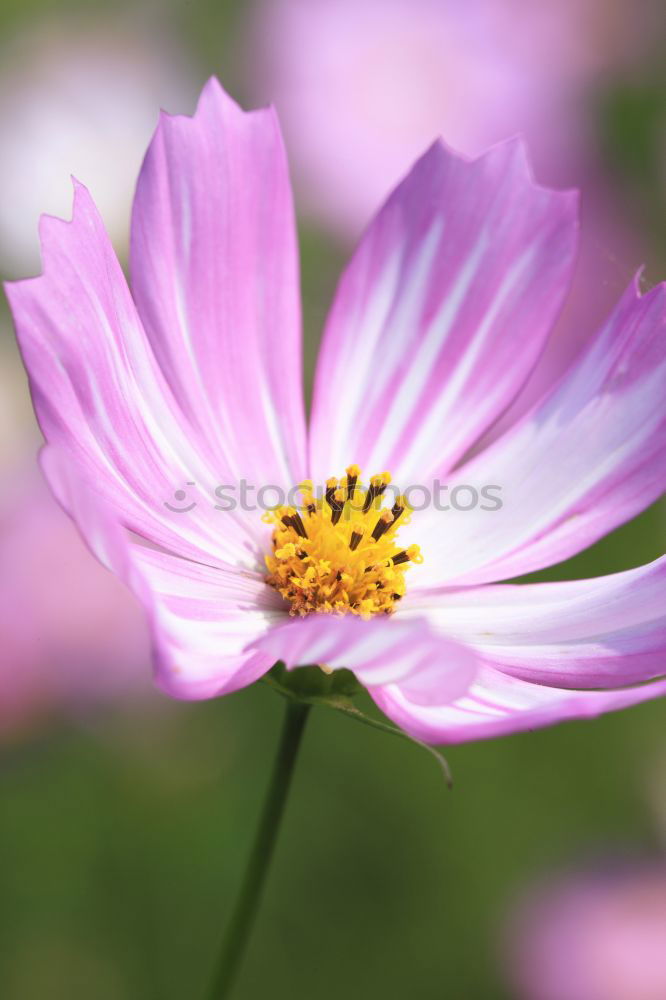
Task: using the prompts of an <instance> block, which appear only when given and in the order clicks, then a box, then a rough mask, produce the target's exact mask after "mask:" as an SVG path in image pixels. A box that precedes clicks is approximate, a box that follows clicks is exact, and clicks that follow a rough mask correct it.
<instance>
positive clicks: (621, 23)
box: [248, 0, 657, 235]
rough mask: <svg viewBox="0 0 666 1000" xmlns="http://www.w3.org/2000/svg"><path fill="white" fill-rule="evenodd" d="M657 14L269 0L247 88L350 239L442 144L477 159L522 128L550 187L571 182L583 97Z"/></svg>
mask: <svg viewBox="0 0 666 1000" xmlns="http://www.w3.org/2000/svg"><path fill="white" fill-rule="evenodd" d="M656 14H657V8H656V6H655V5H654V4H652V2H651V0H641V2H639V3H638V4H631V5H630V4H628V3H626V2H623V0H611V2H608V0H542V2H540V3H532V4H530V3H525V2H524V0H471V2H467V3H461V2H459V0H363V2H358V0H337V2H336V3H330V2H327V0H277V2H273V0H271V2H270V3H264V4H263V5H261V6H260V7H259V9H258V15H257V17H256V21H255V26H254V33H253V35H252V45H253V46H255V47H256V50H257V51H258V52H259V53H260V54H261V58H255V59H252V60H251V61H249V62H250V64H251V67H252V69H251V72H252V79H251V81H248V86H250V87H251V88H252V90H253V93H254V94H255V96H256V97H257V98H258V99H260V100H262V101H271V102H273V103H275V104H276V106H277V109H278V112H279V114H280V120H281V121H282V123H283V127H284V130H285V134H286V138H287V144H288V147H289V150H290V153H291V155H292V156H293V158H294V167H295V169H296V172H297V175H299V176H300V179H301V181H302V185H303V197H304V198H305V199H306V200H307V204H308V207H309V209H310V210H311V211H313V212H314V213H316V214H317V215H318V217H319V218H320V219H322V220H323V221H324V222H326V223H327V224H328V225H330V226H331V227H333V228H334V229H335V230H336V231H338V232H340V233H342V234H343V235H349V234H351V235H357V234H358V232H359V230H360V228H361V226H362V225H364V223H365V220H366V219H367V218H368V217H369V216H370V214H371V213H372V212H373V211H374V210H376V208H377V206H378V205H379V203H380V202H381V201H382V199H383V198H384V197H385V195H386V194H387V193H388V191H389V190H390V189H391V188H392V187H393V186H394V185H395V183H396V182H397V180H398V179H399V178H400V177H401V176H402V175H403V174H405V173H406V171H407V169H408V168H409V166H410V165H411V163H412V162H413V160H414V158H415V157H416V156H418V155H419V154H420V153H422V152H423V150H424V149H425V148H426V147H427V146H428V145H429V144H430V143H431V141H432V140H433V139H434V138H435V137H437V136H439V135H441V136H443V137H444V138H445V140H446V141H447V142H448V143H449V144H450V145H451V146H453V148H454V149H456V150H457V151H459V152H462V153H467V154H468V155H478V154H479V153H480V152H482V151H483V150H484V149H486V148H487V147H488V146H489V145H492V144H493V143H495V142H498V141H500V140H501V139H504V138H507V137H508V136H510V135H512V134H514V133H515V132H524V133H525V134H526V136H527V139H528V141H529V145H530V149H531V150H532V155H533V160H534V163H535V169H536V172H537V174H538V176H539V177H540V178H541V179H542V180H543V181H544V182H545V183H548V184H566V185H571V184H576V185H580V182H581V171H582V166H583V164H584V163H585V162H586V161H588V160H589V157H590V152H591V149H590V147H591V138H592V137H593V135H594V132H595V129H594V125H593V120H592V115H591V114H590V112H591V110H592V103H593V101H592V95H593V93H594V91H595V90H597V89H598V88H600V87H601V86H602V85H603V81H604V79H605V76H606V74H607V73H608V71H609V69H612V70H614V71H615V72H617V70H618V68H621V67H622V66H623V65H626V64H630V63H631V62H632V61H634V60H636V59H637V58H638V57H639V56H640V53H641V51H642V49H644V47H645V39H646V38H649V37H650V27H651V25H652V24H653V23H656Z"/></svg>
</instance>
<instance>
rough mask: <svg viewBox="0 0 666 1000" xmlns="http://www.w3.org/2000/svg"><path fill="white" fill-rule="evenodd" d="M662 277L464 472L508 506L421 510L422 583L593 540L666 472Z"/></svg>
mask: <svg viewBox="0 0 666 1000" xmlns="http://www.w3.org/2000/svg"><path fill="white" fill-rule="evenodd" d="M665 334H666V285H663V284H662V285H659V286H657V287H656V288H653V289H652V290H651V291H650V292H649V293H648V294H646V295H643V296H641V295H640V293H639V290H638V284H637V282H636V283H635V284H634V285H632V286H631V287H630V288H629V289H628V291H627V292H626V294H625V295H624V296H623V298H622V300H621V301H620V303H619V305H618V306H617V308H616V309H615V311H614V312H613V314H612V315H611V317H610V319H609V320H608V322H607V323H606V325H605V326H604V327H603V328H602V330H601V331H600V332H599V334H598V335H597V337H596V338H595V339H594V340H593V341H592V343H591V344H590V347H589V349H588V350H587V351H586V353H585V354H584V355H583V357H582V358H581V359H580V360H578V361H577V362H575V363H574V365H573V366H572V368H571V369H570V370H569V372H568V373H567V375H566V376H565V377H564V378H563V379H562V380H561V381H560V382H559V384H558V385H557V386H556V387H555V388H554V389H553V391H552V392H551V393H550V394H549V395H548V396H547V397H546V398H545V399H544V400H543V402H541V403H540V404H539V405H537V406H536V407H535V408H534V409H533V410H532V411H531V412H530V413H529V414H527V415H526V416H525V417H524V418H523V419H522V420H521V421H519V423H518V424H517V425H515V426H514V427H513V428H512V429H510V430H509V431H507V433H506V434H505V435H504V436H503V437H501V438H500V439H499V440H498V441H496V442H495V443H494V444H493V445H491V446H490V447H489V448H488V449H487V450H486V451H484V452H482V453H480V454H479V455H478V456H477V457H476V458H474V459H472V461H470V462H469V463H468V464H467V465H464V466H463V467H462V468H460V469H459V470H457V472H456V481H457V482H458V483H465V484H471V485H472V486H474V487H475V488H476V489H478V490H481V489H482V487H483V486H484V485H487V484H493V485H495V484H496V485H497V486H499V487H501V491H502V492H501V499H502V507H501V509H499V510H487V509H486V510H484V509H483V505H479V506H477V507H476V508H475V509H473V510H468V511H464V512H463V511H459V512H456V511H450V512H448V513H441V512H438V511H436V510H434V509H432V508H431V509H429V510H428V511H424V512H422V513H421V514H419V516H418V517H415V518H414V521H413V524H412V525H411V526H410V539H411V540H413V541H415V542H419V541H422V542H423V545H424V555H425V557H426V561H425V563H424V565H423V567H422V568H421V570H420V571H419V580H418V585H419V586H422V587H428V586H436V585H438V584H444V583H446V584H448V585H450V584H451V583H455V584H456V585H457V584H465V585H468V584H472V583H485V582H489V581H496V580H506V579H510V578H511V577H515V576H519V575H521V574H524V573H529V572H531V571H532V570H536V569H539V568H541V567H543V566H549V565H552V564H553V563H556V562H560V561H561V560H563V559H566V558H567V557H568V556H571V555H573V554H574V553H576V552H579V551H580V550H581V549H584V548H586V547H587V546H589V545H591V544H592V542H594V541H596V540H597V539H598V538H599V537H600V536H601V535H604V534H606V533H607V532H609V531H611V530H612V529H613V528H615V527H616V526H617V525H618V524H621V523H622V522H623V521H626V520H628V519H629V518H631V517H633V516H634V515H636V514H638V513H639V512H640V511H641V510H643V509H644V508H645V507H647V506H648V505H649V504H650V503H652V502H653V501H654V500H656V499H657V498H658V497H659V496H660V494H661V493H662V491H663V489H664V483H665V482H666V407H665V406H664V400H665V399H666V354H665V353H664V336H665Z"/></svg>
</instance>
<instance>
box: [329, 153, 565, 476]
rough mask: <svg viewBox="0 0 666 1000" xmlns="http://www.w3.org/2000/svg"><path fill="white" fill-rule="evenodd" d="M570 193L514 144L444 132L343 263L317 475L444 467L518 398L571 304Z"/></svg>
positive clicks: (424, 472)
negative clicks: (471, 150)
mask: <svg viewBox="0 0 666 1000" xmlns="http://www.w3.org/2000/svg"><path fill="white" fill-rule="evenodd" d="M576 207H577V199H576V195H575V194H574V193H571V192H552V191H547V190H544V189H543V188H540V187H538V186H537V185H535V184H534V182H533V180H532V178H531V175H530V171H529V167H528V164H527V162H526V157H525V150H524V147H523V145H522V143H521V142H520V141H517V140H516V141H510V142H507V143H504V144H502V145H500V146H497V147H495V148H494V149H492V150H491V151H490V152H488V153H487V154H485V155H484V156H482V157H480V158H479V159H477V160H474V161H472V162H469V161H467V160H465V159H463V158H462V157H459V156H457V155H456V154H454V153H452V152H450V151H448V150H447V149H446V148H445V147H444V146H443V145H442V144H441V143H436V144H435V145H434V146H432V148H431V149H430V150H429V151H428V152H427V153H426V154H425V156H423V157H422V158H421V160H419V161H418V163H417V164H416V166H415V167H414V168H413V170H412V171H411V173H410V174H409V175H408V176H407V178H406V179H405V180H404V181H403V182H402V183H401V184H400V185H399V186H398V188H397V189H396V191H395V192H394V193H393V194H392V195H391V197H390V198H389V199H388V201H387V203H386V205H385V206H384V207H383V208H382V210H381V211H380V212H379V215H378V216H377V218H376V219H375V220H374V222H373V223H372V224H371V226H370V228H369V230H368V232H367V233H366V235H365V236H364V238H363V239H362V241H361V244H360V246H359V248H358V250H357V251H356V253H355V255H354V257H353V259H352V261H351V263H350V265H349V267H348V268H347V270H346V272H345V273H344V275H343V277H342V280H341V282H340V286H339V288H338V291H337V294H336V298H335V301H334V304H333V307H332V310H331V314H330V316H329V319H328V323H327V327H326V331H325V336H324V342H323V346H322V350H321V353H320V357H319V360H318V364H317V373H316V382H315V393H314V402H313V419H312V434H311V442H310V457H311V466H312V472H313V475H314V478H315V479H325V478H326V477H327V476H329V475H331V470H334V471H335V470H337V469H342V468H345V467H346V466H347V465H348V464H349V463H350V462H357V463H359V464H360V465H361V466H362V467H363V468H364V469H367V471H368V472H369V473H372V472H375V471H377V470H379V471H381V470H383V469H386V468H388V469H390V470H391V472H392V473H393V475H394V477H395V478H396V480H398V481H399V483H400V485H401V486H403V487H404V486H406V485H408V484H410V483H415V482H416V483H421V482H423V481H424V477H426V476H429V475H434V474H441V473H443V472H445V471H446V470H447V469H449V468H451V466H452V464H453V463H455V461H456V460H458V459H459V458H460V457H461V455H462V454H463V453H464V452H465V451H466V450H467V449H468V448H469V447H470V446H471V445H472V444H473V443H474V441H476V440H477V439H478V437H479V436H480V435H481V434H482V433H483V432H484V431H485V430H486V428H487V427H488V426H489V425H490V424H491V423H492V422H493V421H494V420H495V419H496V418H497V417H498V416H499V414H500V413H501V412H502V411H503V410H504V409H505V408H506V406H507V405H508V404H509V403H510V402H511V401H512V399H513V398H514V396H515V395H516V393H517V392H518V390H519V389H520V388H521V386H522V384H523V382H524V381H525V379H526V377H527V375H528V374H529V372H530V371H531V369H532V367H533V365H534V363H535V361H536V359H537V357H538V356H539V353H540V352H541V349H542V347H543V344H544V341H545V338H546V337H547V335H548V332H549V330H550V327H551V325H552V323H553V320H554V319H555V317H556V315H557V313H558V311H559V309H560V307H561V305H562V302H563V298H564V295H565V293H566V290H567V287H568V283H569V278H570V274H571V270H572V266H573V259H574V252H575V244H576Z"/></svg>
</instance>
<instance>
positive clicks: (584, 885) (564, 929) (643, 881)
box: [507, 860, 666, 1000]
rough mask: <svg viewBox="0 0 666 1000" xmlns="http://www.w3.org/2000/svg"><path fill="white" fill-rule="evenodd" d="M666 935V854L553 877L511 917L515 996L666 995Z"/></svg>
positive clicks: (595, 999)
mask: <svg viewBox="0 0 666 1000" xmlns="http://www.w3.org/2000/svg"><path fill="white" fill-rule="evenodd" d="M665 935H666V869H665V868H664V864H663V862H657V861H653V862H648V861H641V860H638V861H633V862H627V861H624V862H623V863H621V864H619V865H618V864H617V862H614V863H613V865H612V866H607V867H606V868H599V869H598V870H594V869H587V870H582V871H579V872H572V873H569V874H568V875H566V876H561V877H560V878H559V879H552V880H551V881H550V883H548V884H545V885H542V886H541V887H540V888H537V889H535V890H533V891H532V892H531V893H530V894H529V895H528V896H527V897H526V898H525V899H524V900H523V901H522V903H521V905H520V906H519V907H518V908H517V910H516V912H515V914H514V917H513V919H512V920H511V921H510V925H509V930H508V934H507V939H508V940H507V945H508V947H507V956H508V959H509V962H508V972H509V975H510V977H511V979H512V980H513V985H514V989H515V991H516V992H515V996H516V997H517V998H520V1000H660V998H661V997H663V996H666V961H665V960H664V936H665ZM512 995H513V994H512Z"/></svg>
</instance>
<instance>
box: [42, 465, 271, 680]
mask: <svg viewBox="0 0 666 1000" xmlns="http://www.w3.org/2000/svg"><path fill="white" fill-rule="evenodd" d="M41 461H42V468H43V469H44V472H45V475H46V477H47V479H48V481H49V485H50V486H51V489H52V490H53V492H54V493H55V495H56V498H57V500H58V502H59V503H60V504H61V505H62V506H63V507H64V508H65V510H66V511H67V512H68V513H69V514H70V516H71V517H73V519H74V520H75V521H76V524H77V526H78V527H79V530H80V531H81V534H82V535H83V537H84V539H85V541H86V542H87V544H88V546H89V547H90V549H91V551H92V552H93V553H94V555H95V556H97V558H98V559H99V560H100V562H101V563H102V564H103V565H105V566H106V567H107V568H109V569H111V570H112V571H113V572H114V573H115V574H116V575H117V576H118V577H119V578H120V579H121V580H122V581H123V582H124V583H125V584H126V585H127V586H128V587H129V588H130V590H132V591H133V593H134V594H135V595H136V596H137V597H138V599H139V600H140V601H141V603H142V604H143V607H144V609H145V610H146V612H147V614H148V617H149V622H150V626H151V634H152V640H153V653H154V662H155V668H156V679H157V683H158V684H159V686H160V687H161V688H163V690H165V691H166V692H168V693H169V694H170V695H172V696H173V697H176V698H183V699H200V698H213V697H215V696H217V695H221V694H226V693H228V692H230V691H234V690H236V689H237V688H240V687H245V686H246V685H247V684H251V683H252V682H253V681H255V680H256V679H257V678H258V677H260V676H261V675H262V674H263V673H265V672H266V671H267V670H269V669H270V667H271V666H272V664H273V660H271V659H270V657H268V656H267V655H266V654H265V653H262V652H257V651H251V652H249V653H248V652H246V647H247V646H248V644H249V643H251V642H252V641H254V640H255V639H256V638H257V636H259V635H261V634H262V633H263V632H265V631H266V629H267V628H268V627H269V626H270V624H271V623H272V622H274V621H280V620H281V618H282V617H283V613H282V612H281V611H280V609H279V607H278V601H277V599H276V597H275V595H274V594H273V593H272V592H271V591H270V590H269V589H268V588H267V587H266V584H265V582H264V581H263V579H262V578H261V577H260V576H259V575H258V574H252V573H250V572H247V571H238V570H233V571H230V570H225V569H220V568H214V567H210V566H203V565H201V564H200V563H194V562H191V561H189V560H187V559H180V558H178V557H176V556H172V555H168V554H166V553H163V552H157V551H155V550H154V549H150V548H147V547H145V546H141V545H137V544H135V543H131V542H130V541H129V538H128V536H127V533H126V532H125V531H124V530H123V528H122V527H121V526H120V525H119V524H118V522H117V521H116V520H115V519H114V518H113V516H112V515H111V514H110V512H109V510H108V509H107V508H106V507H105V505H104V503H103V502H100V501H99V500H98V499H97V498H95V497H94V496H93V495H92V493H91V492H90V491H89V490H88V489H87V488H86V486H85V485H84V484H83V483H82V482H81V480H80V479H79V478H78V477H77V475H76V471H75V469H74V467H73V465H72V463H71V461H70V460H69V459H68V458H67V456H65V455H63V454H62V453H58V452H57V451H56V450H55V449H53V448H48V447H47V448H46V449H45V450H44V451H43V452H42V456H41Z"/></svg>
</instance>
